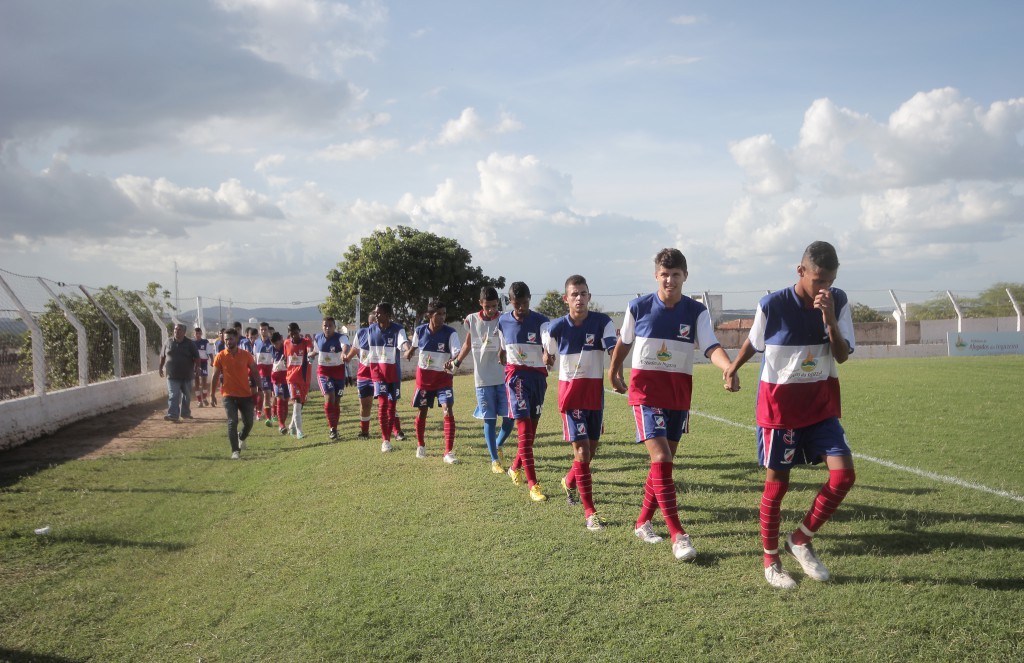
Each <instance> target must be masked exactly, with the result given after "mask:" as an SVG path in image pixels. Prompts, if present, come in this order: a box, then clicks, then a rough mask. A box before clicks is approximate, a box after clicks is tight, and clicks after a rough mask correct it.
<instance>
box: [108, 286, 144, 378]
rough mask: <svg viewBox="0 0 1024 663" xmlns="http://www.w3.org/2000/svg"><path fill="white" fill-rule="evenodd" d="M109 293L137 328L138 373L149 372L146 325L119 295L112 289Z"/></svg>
mask: <svg viewBox="0 0 1024 663" xmlns="http://www.w3.org/2000/svg"><path fill="white" fill-rule="evenodd" d="M110 294H111V295H113V297H114V301H116V302H117V303H118V305H119V306H120V307H121V308H123V309H124V312H125V313H127V314H128V319H129V320H131V321H132V324H133V325H135V328H136V329H138V330H139V374H140V375H145V374H146V373H148V372H149V348H148V347H147V346H146V326H145V325H143V324H142V323H141V322H140V321H139V319H138V318H137V317H136V316H135V312H134V311H132V310H131V309H130V308H129V307H128V304H127V303H126V302H125V301H124V299H123V298H122V297H121V295H119V294H117V292H116V291H114V290H111V291H110Z"/></svg>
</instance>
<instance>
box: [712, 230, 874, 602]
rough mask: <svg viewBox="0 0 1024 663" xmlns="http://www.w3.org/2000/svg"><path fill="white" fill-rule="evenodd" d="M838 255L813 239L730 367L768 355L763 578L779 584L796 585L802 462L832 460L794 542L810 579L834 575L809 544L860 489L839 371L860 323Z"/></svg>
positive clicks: (761, 427) (761, 308)
mask: <svg viewBox="0 0 1024 663" xmlns="http://www.w3.org/2000/svg"><path fill="white" fill-rule="evenodd" d="M838 272H839V257H838V256H837V255H836V250H835V248H834V247H833V246H832V245H831V244H829V243H828V242H814V243H812V244H811V245H809V246H808V247H807V249H806V250H805V251H804V254H803V257H802V258H801V260H800V265H799V266H798V267H797V268H796V273H797V282H796V285H794V286H793V287H792V288H786V289H785V290H778V291H776V292H773V293H771V294H769V295H766V296H764V297H762V298H761V301H760V302H758V305H757V311H756V312H755V313H754V324H753V327H752V328H751V330H750V336H749V337H748V338H747V340H745V341H744V342H743V347H741V348H740V352H739V354H738V355H737V356H736V359H735V360H734V361H733V362H732V366H730V367H729V369H728V370H727V371H726V373H725V375H726V377H727V378H728V377H735V375H736V371H737V370H739V367H740V366H742V365H743V364H744V363H746V362H747V360H749V359H750V358H751V357H752V356H753V355H754V353H755V352H763V353H764V360H763V362H762V364H761V376H760V380H759V382H758V387H757V444H758V448H757V456H758V462H759V463H760V464H761V465H763V466H764V467H765V468H766V469H767V475H766V477H765V483H764V492H763V494H762V495H761V543H762V545H763V547H764V577H765V579H766V580H767V581H768V583H769V584H770V585H771V586H772V587H777V588H779V589H791V588H793V587H795V586H796V583H795V582H794V580H793V578H792V577H791V576H790V575H789V574H788V573H787V572H786V571H785V570H783V568H782V560H781V557H780V555H779V523H780V520H781V516H780V514H781V509H782V498H783V497H784V496H785V494H786V491H787V490H788V489H789V472H790V470H791V469H792V468H793V466H794V465H804V464H815V463H820V462H822V461H824V463H825V465H826V467H828V472H829V476H828V481H826V482H825V484H824V485H823V486H822V487H821V491H820V492H819V493H818V496H817V497H816V498H815V499H814V503H813V504H812V505H811V508H810V510H809V511H808V512H807V515H806V516H804V519H803V522H801V523H800V525H799V527H797V529H796V530H795V531H794V532H793V533H792V534H790V535H789V536H788V537H787V538H786V550H787V551H789V552H790V553H791V554H792V555H793V557H795V558H796V561H797V562H799V564H800V566H801V567H802V568H803V570H804V573H806V574H807V575H808V576H809V577H811V578H813V579H814V580H818V581H822V582H824V581H826V580H828V579H829V572H828V569H826V568H825V566H824V565H823V564H822V563H821V562H820V561H819V560H818V556H817V554H816V553H815V551H814V548H813V547H812V545H811V539H812V538H813V537H814V535H815V534H816V533H817V532H818V530H819V529H821V527H822V525H824V524H825V523H826V522H828V519H829V518H831V517H832V514H833V513H835V511H836V509H837V508H838V507H839V504H840V503H841V502H842V501H843V498H845V497H846V494H847V493H848V492H849V491H850V488H852V487H853V483H854V480H855V478H856V477H855V474H854V470H853V452H852V451H851V450H850V445H849V444H848V443H847V440H846V433H845V432H844V431H843V427H842V425H840V423H839V417H840V416H842V412H841V410H840V401H839V371H838V369H837V365H838V364H841V363H843V362H845V361H846V360H847V359H848V358H849V356H850V353H852V352H853V350H854V345H855V341H854V337H853V317H852V314H851V310H850V306H849V300H848V299H847V296H846V293H845V292H843V291H842V290H840V289H838V288H834V287H832V283H833V282H835V280H836V275H837V274H838Z"/></svg>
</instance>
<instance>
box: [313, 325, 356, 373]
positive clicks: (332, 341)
mask: <svg viewBox="0 0 1024 663" xmlns="http://www.w3.org/2000/svg"><path fill="white" fill-rule="evenodd" d="M313 345H314V346H315V348H316V353H317V356H316V374H317V375H324V376H327V377H329V378H334V379H342V378H344V377H345V360H344V357H345V353H346V352H348V348H349V345H350V343H349V340H348V336H345V335H344V334H339V333H338V332H335V333H334V334H332V335H331V336H327V335H326V334H324V333H323V332H320V333H318V334H317V335H316V336H315V337H314V338H313Z"/></svg>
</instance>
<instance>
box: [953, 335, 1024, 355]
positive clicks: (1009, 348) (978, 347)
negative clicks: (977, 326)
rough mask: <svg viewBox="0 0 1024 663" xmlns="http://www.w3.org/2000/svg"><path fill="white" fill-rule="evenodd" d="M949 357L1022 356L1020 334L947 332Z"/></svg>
mask: <svg viewBox="0 0 1024 663" xmlns="http://www.w3.org/2000/svg"><path fill="white" fill-rule="evenodd" d="M946 342H947V343H948V344H949V356H950V357H976V356H979V355H1019V354H1024V334H1022V333H1021V332H947V333H946Z"/></svg>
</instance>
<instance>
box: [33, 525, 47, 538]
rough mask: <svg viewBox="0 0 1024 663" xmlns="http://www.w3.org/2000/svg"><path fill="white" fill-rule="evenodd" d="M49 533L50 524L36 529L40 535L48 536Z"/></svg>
mask: <svg viewBox="0 0 1024 663" xmlns="http://www.w3.org/2000/svg"><path fill="white" fill-rule="evenodd" d="M49 533H50V526H49V525H47V526H46V527H40V528H39V529H37V530H36V534H37V535H39V536H46V535H47V534H49Z"/></svg>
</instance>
